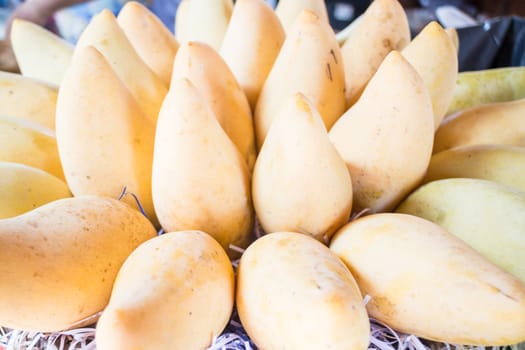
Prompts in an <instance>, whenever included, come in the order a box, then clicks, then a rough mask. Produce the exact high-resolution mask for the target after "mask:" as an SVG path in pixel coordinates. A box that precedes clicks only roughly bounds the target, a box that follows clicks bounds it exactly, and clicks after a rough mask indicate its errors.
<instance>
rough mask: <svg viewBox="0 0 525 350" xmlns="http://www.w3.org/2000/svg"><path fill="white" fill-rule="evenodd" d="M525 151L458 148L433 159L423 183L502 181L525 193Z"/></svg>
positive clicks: (486, 146)
mask: <svg viewBox="0 0 525 350" xmlns="http://www.w3.org/2000/svg"><path fill="white" fill-rule="evenodd" d="M523 174H525V148H524V147H515V146H506V145H470V146H468V145H467V146H459V147H455V148H451V149H448V150H446V151H443V152H439V153H436V154H434V155H433V156H432V158H430V164H429V165H428V169H427V174H426V175H425V178H424V179H423V183H427V182H430V181H434V180H441V179H447V178H458V177H466V178H474V179H484V180H490V181H494V182H499V183H501V184H504V185H508V186H512V187H515V188H517V189H519V190H521V191H524V192H525V176H523Z"/></svg>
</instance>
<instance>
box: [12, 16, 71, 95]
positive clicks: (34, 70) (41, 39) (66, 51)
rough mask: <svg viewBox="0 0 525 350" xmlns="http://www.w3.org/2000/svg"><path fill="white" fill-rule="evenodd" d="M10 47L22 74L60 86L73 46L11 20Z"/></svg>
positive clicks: (34, 26) (32, 25) (40, 28)
mask: <svg viewBox="0 0 525 350" xmlns="http://www.w3.org/2000/svg"><path fill="white" fill-rule="evenodd" d="M10 39H11V45H12V47H13V52H14V54H15V57H16V61H17V63H18V66H19V67H20V72H22V75H24V76H26V77H30V78H34V79H39V80H43V81H46V82H49V83H52V84H55V85H56V86H60V83H61V82H62V78H63V77H64V73H65V71H66V69H67V67H69V64H70V63H71V57H72V56H73V51H74V46H73V45H72V44H70V43H68V42H67V41H65V40H64V39H62V38H61V37H60V36H58V35H57V34H55V33H53V32H51V31H49V30H48V29H46V28H44V27H43V26H40V25H38V24H35V23H33V22H31V21H26V20H23V19H20V18H17V19H14V20H13V25H12V27H11V36H10Z"/></svg>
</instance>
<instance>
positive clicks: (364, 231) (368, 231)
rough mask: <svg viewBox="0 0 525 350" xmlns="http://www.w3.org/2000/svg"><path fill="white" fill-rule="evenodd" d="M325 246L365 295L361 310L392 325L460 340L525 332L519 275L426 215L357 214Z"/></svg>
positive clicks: (520, 336)
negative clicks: (503, 268) (497, 264)
mask: <svg viewBox="0 0 525 350" xmlns="http://www.w3.org/2000/svg"><path fill="white" fill-rule="evenodd" d="M330 249H331V250H332V251H333V252H334V253H335V254H337V255H338V256H339V257H340V258H341V259H342V260H343V261H344V262H345V264H346V265H347V266H348V268H349V269H350V271H351V272H352V275H353V276H354V277H355V279H356V281H357V284H358V285H359V288H360V289H361V292H362V293H363V295H368V296H370V300H369V301H368V303H367V304H366V308H367V310H368V314H369V315H370V316H371V317H373V318H374V319H377V320H379V321H380V322H382V323H384V324H386V325H388V326H389V327H391V328H393V329H395V330H397V331H399V332H404V333H406V334H413V335H416V336H418V337H422V338H425V339H429V340H434V341H438V342H444V343H452V344H462V345H479V346H489V345H490V346H496V345H511V344H515V343H519V342H521V341H524V340H525V283H524V282H522V281H520V280H519V279H517V278H516V277H514V276H512V275H511V274H509V273H507V272H505V271H504V270H502V269H500V268H499V267H497V266H496V265H494V264H492V263H491V262H489V261H488V260H486V259H485V258H484V257H482V256H481V255H480V254H478V253H477V252H476V251H475V250H474V249H472V248H471V247H470V246H469V245H467V244H466V243H465V242H463V241H462V240H460V239H459V238H457V237H455V236H453V235H452V234H450V233H449V232H447V231H446V230H445V229H443V228H442V227H441V226H438V225H437V224H434V223H432V222H431V221H428V220H425V219H421V218H419V217H416V216H413V215H408V214H397V213H394V214H392V213H382V214H372V215H369V216H365V217H361V218H360V219H357V220H355V221H353V222H350V223H349V224H347V225H346V226H345V227H343V228H342V229H341V230H339V231H338V232H337V233H336V235H335V236H334V238H333V240H332V242H331V243H330Z"/></svg>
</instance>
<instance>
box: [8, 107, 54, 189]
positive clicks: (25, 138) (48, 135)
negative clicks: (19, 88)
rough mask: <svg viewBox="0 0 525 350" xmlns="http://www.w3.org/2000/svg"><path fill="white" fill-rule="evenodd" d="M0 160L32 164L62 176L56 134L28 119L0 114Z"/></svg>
mask: <svg viewBox="0 0 525 350" xmlns="http://www.w3.org/2000/svg"><path fill="white" fill-rule="evenodd" d="M0 161H4V162H14V163H21V164H25V165H29V166H33V167H35V168H39V169H42V170H44V171H46V172H48V173H50V174H52V175H54V176H56V177H58V178H59V179H62V180H63V179H64V171H63V169H62V163H61V160H60V156H59V153H58V147H57V140H56V137H55V133H54V132H53V131H52V130H49V129H47V128H45V127H43V126H41V125H39V124H37V123H34V122H31V121H29V120H24V119H20V118H12V117H6V116H0Z"/></svg>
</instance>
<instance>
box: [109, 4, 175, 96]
mask: <svg viewBox="0 0 525 350" xmlns="http://www.w3.org/2000/svg"><path fill="white" fill-rule="evenodd" d="M117 22H118V24H119V26H120V27H121V28H122V30H123V31H124V33H125V34H126V37H127V38H128V40H129V42H130V43H131V45H133V48H134V49H135V50H136V51H137V54H138V55H139V56H140V58H141V59H142V60H143V61H144V63H146V64H147V65H148V67H149V68H151V70H152V71H153V72H155V74H156V75H157V76H158V77H159V78H160V79H161V80H162V81H163V82H164V84H165V85H166V86H168V85H169V84H170V80H171V71H172V68H173V59H174V58H175V54H176V53H177V50H178V48H179V43H178V42H177V39H175V37H174V36H173V34H172V33H171V32H170V31H169V29H168V28H167V27H166V26H165V25H164V24H163V23H162V22H161V20H160V19H159V18H158V17H157V16H156V15H155V14H154V13H153V12H151V11H150V10H149V9H148V8H147V7H146V6H144V5H143V4H141V3H140V2H137V1H129V2H126V3H125V5H124V6H123V7H122V9H121V10H120V12H119V14H118V16H117Z"/></svg>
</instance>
